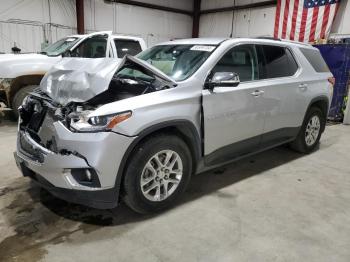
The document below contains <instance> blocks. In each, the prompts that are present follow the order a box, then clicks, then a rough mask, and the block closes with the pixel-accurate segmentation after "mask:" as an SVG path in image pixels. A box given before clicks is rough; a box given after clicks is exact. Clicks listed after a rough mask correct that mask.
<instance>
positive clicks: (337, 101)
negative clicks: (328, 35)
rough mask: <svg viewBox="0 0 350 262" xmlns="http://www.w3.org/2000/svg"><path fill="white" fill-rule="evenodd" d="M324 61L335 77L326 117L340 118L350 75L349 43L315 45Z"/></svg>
mask: <svg viewBox="0 0 350 262" xmlns="http://www.w3.org/2000/svg"><path fill="white" fill-rule="evenodd" d="M315 47H316V48H318V49H319V50H320V52H321V54H322V56H323V59H324V60H325V61H326V63H327V65H328V67H329V69H330V70H331V72H332V74H333V76H334V77H335V86H334V91H333V100H332V103H331V108H330V111H329V115H328V117H329V118H331V119H334V120H342V118H343V112H342V108H343V106H344V98H345V97H346V96H347V94H348V83H349V80H350V79H349V77H350V45H349V44H325V45H315Z"/></svg>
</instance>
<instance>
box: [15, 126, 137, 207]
mask: <svg viewBox="0 0 350 262" xmlns="http://www.w3.org/2000/svg"><path fill="white" fill-rule="evenodd" d="M50 129H51V131H50V133H51V132H52V136H53V137H54V138H55V141H56V143H57V148H58V152H61V151H62V150H63V152H65V153H64V154H63V153H55V152H52V151H50V150H48V149H47V148H45V147H43V146H42V145H40V144H39V143H37V142H36V141H35V140H34V139H33V138H32V137H31V136H30V134H29V133H27V132H26V131H23V130H20V131H19V132H18V138H17V152H15V159H16V163H17V165H18V167H19V168H20V170H21V171H22V173H23V175H24V176H28V177H31V178H32V179H34V180H35V181H37V182H38V183H39V184H40V185H41V186H43V187H44V188H46V189H47V190H49V191H50V192H52V194H54V195H55V196H57V197H59V198H62V199H65V200H67V201H69V202H75V203H79V204H83V205H87V206H92V207H96V208H111V207H114V206H116V204H117V199H118V193H119V192H117V191H118V190H117V189H116V186H115V185H116V183H115V182H116V178H117V174H118V170H119V166H120V163H121V161H122V159H123V156H124V154H125V152H126V150H127V148H128V147H129V145H130V144H131V143H132V141H133V140H134V138H133V137H126V136H123V135H119V134H116V133H113V132H99V133H73V132H71V131H70V130H68V129H67V128H66V127H65V126H64V125H63V124H62V123H60V122H54V123H53V126H51V127H50ZM72 169H93V170H94V171H96V174H97V176H98V180H99V183H100V184H99V186H98V187H89V186H84V185H81V184H80V183H78V182H77V181H76V180H75V179H74V177H73V176H72V173H71V170H72Z"/></svg>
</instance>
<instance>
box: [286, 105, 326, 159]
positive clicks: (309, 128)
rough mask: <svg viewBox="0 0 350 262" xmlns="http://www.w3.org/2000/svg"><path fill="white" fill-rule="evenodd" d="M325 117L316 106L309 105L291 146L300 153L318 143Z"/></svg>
mask: <svg viewBox="0 0 350 262" xmlns="http://www.w3.org/2000/svg"><path fill="white" fill-rule="evenodd" d="M325 125H326V117H325V116H323V113H322V111H321V110H320V109H319V108H318V107H311V108H310V110H309V111H308V112H307V114H306V116H305V120H304V123H303V125H302V127H301V129H300V131H299V134H298V136H297V138H296V139H295V140H294V141H293V142H292V143H291V147H292V148H293V149H294V150H296V151H298V152H301V153H310V152H312V151H313V150H314V149H315V147H316V146H317V145H318V143H319V141H320V138H321V135H322V130H324V127H325Z"/></svg>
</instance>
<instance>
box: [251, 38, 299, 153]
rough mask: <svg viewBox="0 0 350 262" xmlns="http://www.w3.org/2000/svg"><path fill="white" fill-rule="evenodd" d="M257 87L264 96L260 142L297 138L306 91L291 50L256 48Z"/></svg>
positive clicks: (263, 46) (272, 47)
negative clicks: (263, 116)
mask: <svg viewBox="0 0 350 262" xmlns="http://www.w3.org/2000/svg"><path fill="white" fill-rule="evenodd" d="M256 50H257V53H258V58H259V70H260V86H261V89H262V90H263V91H264V95H263V96H261V97H260V99H261V100H262V103H263V104H264V107H265V108H264V111H265V123H264V130H263V133H264V134H263V136H262V140H261V146H262V147H268V146H272V145H275V144H278V143H280V142H284V141H286V140H288V139H292V138H293V137H294V136H296V135H297V133H298V131H299V127H300V125H301V122H300V119H302V118H303V117H304V113H305V108H304V103H305V98H304V95H303V92H305V90H304V89H303V87H302V84H303V83H301V82H300V81H299V78H298V74H299V73H300V72H299V65H298V63H297V61H296V59H295V58H294V56H293V53H292V51H291V49H289V48H287V47H283V46H277V45H276V46H275V45H256Z"/></svg>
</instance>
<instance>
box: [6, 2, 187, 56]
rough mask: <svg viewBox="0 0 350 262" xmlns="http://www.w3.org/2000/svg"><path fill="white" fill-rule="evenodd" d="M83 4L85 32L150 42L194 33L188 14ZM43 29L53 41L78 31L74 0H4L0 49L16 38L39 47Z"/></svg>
mask: <svg viewBox="0 0 350 262" xmlns="http://www.w3.org/2000/svg"><path fill="white" fill-rule="evenodd" d="M143 2H148V3H152V4H157V5H163V6H168V7H173V8H179V9H183V10H192V6H193V1H192V0H177V1H174V0H146V1H143ZM48 3H50V9H49V5H48ZM84 5H85V7H84V13H85V29H86V32H93V31H100V30H112V31H113V32H114V33H121V34H131V35H137V36H141V37H143V38H144V39H145V40H146V42H148V43H149V44H154V43H158V42H160V41H167V40H169V39H173V38H185V37H191V32H192V18H191V17H190V16H188V15H182V14H175V13H171V12H165V11H159V10H152V9H149V8H143V7H135V6H130V5H123V4H107V3H105V2H104V1H103V0H84ZM49 11H50V12H49ZM49 13H50V14H51V15H49ZM10 19H11V20H10ZM14 19H15V20H16V21H14ZM9 20H10V21H9ZM19 20H21V21H19ZM24 20H26V21H24ZM28 23H30V24H28ZM49 23H52V24H53V25H51V26H50V25H48V24H49ZM56 24H57V26H56ZM44 30H45V32H46V35H47V39H48V40H49V41H50V42H53V41H56V40H57V39H59V38H62V37H64V36H66V35H71V34H74V33H76V11H75V0H1V5H0V52H10V49H11V47H12V46H13V43H14V42H16V43H17V45H18V46H19V47H20V48H21V49H22V51H23V52H32V51H39V50H40V46H41V43H42V42H44Z"/></svg>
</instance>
